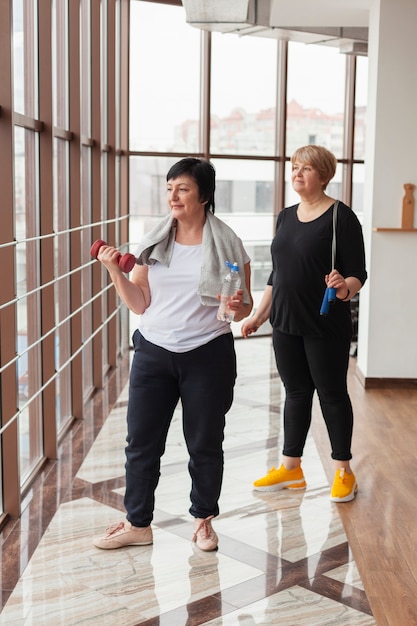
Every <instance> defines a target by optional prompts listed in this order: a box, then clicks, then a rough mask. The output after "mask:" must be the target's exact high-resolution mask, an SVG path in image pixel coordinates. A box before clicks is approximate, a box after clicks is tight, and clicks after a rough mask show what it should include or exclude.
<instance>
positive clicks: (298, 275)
mask: <svg viewBox="0 0 417 626" xmlns="http://www.w3.org/2000/svg"><path fill="white" fill-rule="evenodd" d="M297 208H298V205H294V206H291V207H287V208H286V209H283V210H282V211H281V212H280V214H279V216H278V219H277V227H276V232H275V237H274V239H273V241H272V244H271V254H272V273H271V275H270V277H269V280H268V284H269V285H272V308H271V314H270V322H271V324H272V327H273V328H277V329H278V330H280V331H281V332H284V333H289V334H292V335H304V336H317V337H329V338H330V337H334V338H337V337H339V338H342V337H345V338H346V337H351V335H352V320H351V313H350V303H349V302H342V301H341V300H336V302H335V304H332V305H331V307H330V311H329V314H328V315H327V316H322V315H320V307H321V303H322V300H323V296H324V292H325V290H326V283H325V275H326V274H329V273H330V271H331V270H332V234H333V205H332V206H331V207H330V208H329V209H328V210H327V211H326V212H325V213H323V214H322V215H320V216H319V217H318V218H316V219H315V220H312V221H311V222H300V221H299V219H298V217H297ZM335 268H336V269H337V270H338V271H339V272H340V273H341V274H342V276H344V277H348V276H355V277H356V278H358V279H359V281H360V282H361V283H362V284H363V283H364V282H365V281H366V278H367V272H366V266H365V250H364V242H363V236H362V227H361V225H360V222H359V220H358V218H357V216H356V215H355V213H354V212H353V211H352V209H351V208H349V207H348V206H347V205H346V204H344V203H343V202H339V206H338V212H337V227H336V262H335Z"/></svg>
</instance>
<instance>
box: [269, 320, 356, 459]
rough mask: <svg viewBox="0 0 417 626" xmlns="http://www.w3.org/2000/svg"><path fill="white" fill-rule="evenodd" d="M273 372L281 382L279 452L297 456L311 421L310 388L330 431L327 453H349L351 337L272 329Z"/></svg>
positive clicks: (342, 456)
mask: <svg viewBox="0 0 417 626" xmlns="http://www.w3.org/2000/svg"><path fill="white" fill-rule="evenodd" d="M272 339H273V345H274V350H275V359H276V363H277V368H278V372H279V374H280V377H281V379H282V382H283V384H284V387H285V404H284V448H283V454H284V455H285V456H291V457H301V456H302V455H303V450H304V446H305V442H306V438H307V434H308V431H309V428H310V424H311V410H312V404H313V395H314V391H315V390H317V395H318V398H319V401H320V406H321V410H322V413H323V417H324V421H325V422H326V426H327V431H328V433H329V437H330V445H331V448H332V458H333V459H336V460H338V461H348V460H350V459H351V458H352V454H351V442H352V429H353V412H352V404H351V402H350V398H349V394H348V390H347V370H348V365H349V350H350V339H339V340H335V339H320V338H315V337H301V336H298V335H288V334H285V333H281V332H280V331H278V330H275V329H274V331H273V334H272Z"/></svg>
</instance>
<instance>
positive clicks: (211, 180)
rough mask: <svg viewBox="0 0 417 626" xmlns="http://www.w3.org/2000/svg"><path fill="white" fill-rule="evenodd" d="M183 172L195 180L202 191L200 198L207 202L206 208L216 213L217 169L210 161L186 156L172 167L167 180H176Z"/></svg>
mask: <svg viewBox="0 0 417 626" xmlns="http://www.w3.org/2000/svg"><path fill="white" fill-rule="evenodd" d="M183 174H185V175H186V176H190V178H192V179H193V180H195V182H196V183H197V186H198V189H199V192H200V200H201V201H202V202H206V206H205V210H206V211H210V210H211V211H212V213H214V190H215V188H216V171H215V169H214V167H213V165H212V164H211V163H210V161H207V160H206V159H197V158H195V157H185V158H184V159H181V160H180V161H178V162H177V163H175V164H174V165H173V166H172V167H170V169H169V171H168V174H167V181H169V180H175V179H176V178H178V177H179V176H182V175H183Z"/></svg>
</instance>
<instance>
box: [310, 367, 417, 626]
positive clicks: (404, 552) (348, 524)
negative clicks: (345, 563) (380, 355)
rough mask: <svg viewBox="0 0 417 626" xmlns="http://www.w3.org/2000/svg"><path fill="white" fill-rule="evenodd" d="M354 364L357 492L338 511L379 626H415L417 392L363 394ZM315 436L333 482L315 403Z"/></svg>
mask: <svg viewBox="0 0 417 626" xmlns="http://www.w3.org/2000/svg"><path fill="white" fill-rule="evenodd" d="M355 370H356V361H355V360H354V359H352V361H351V364H350V371H349V381H348V383H349V392H350V396H351V399H352V404H353V408H354V416H355V423H354V437H353V448H352V452H353V461H352V467H353V469H354V471H355V473H356V476H357V479H358V483H359V492H358V496H357V498H356V500H355V501H354V502H352V503H347V504H343V505H338V510H339V513H340V516H341V518H342V522H343V524H344V527H345V531H346V535H347V537H348V540H349V544H350V547H351V549H352V552H353V556H354V559H355V561H356V564H357V567H358V570H359V573H360V575H361V578H362V582H363V584H364V587H365V591H366V594H367V597H368V600H369V603H370V606H371V608H372V611H373V614H374V617H375V620H376V622H377V624H378V626H416V625H417V390H415V389H366V390H365V389H364V387H363V385H362V384H361V382H360V381H359V378H358V377H357V376H356V374H355ZM313 433H314V438H315V441H316V445H317V447H318V450H319V452H320V456H321V459H322V462H323V464H324V467H325V471H326V474H328V478H329V481H330V479H331V478H332V476H333V467H332V461H331V459H330V453H329V446H328V437H327V433H326V430H325V427H324V423H323V419H322V417H321V413H320V409H319V407H318V402H316V403H315V414H314V418H313Z"/></svg>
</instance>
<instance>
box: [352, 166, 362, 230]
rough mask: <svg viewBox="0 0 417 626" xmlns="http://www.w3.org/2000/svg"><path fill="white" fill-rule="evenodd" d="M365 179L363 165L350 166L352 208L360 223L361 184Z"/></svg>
mask: <svg viewBox="0 0 417 626" xmlns="http://www.w3.org/2000/svg"><path fill="white" fill-rule="evenodd" d="M364 180H365V166H364V165H363V164H355V165H354V166H353V168H352V209H353V210H354V211H355V213H356V215H357V216H358V218H359V221H360V222H361V224H362V223H363V186H364Z"/></svg>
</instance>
